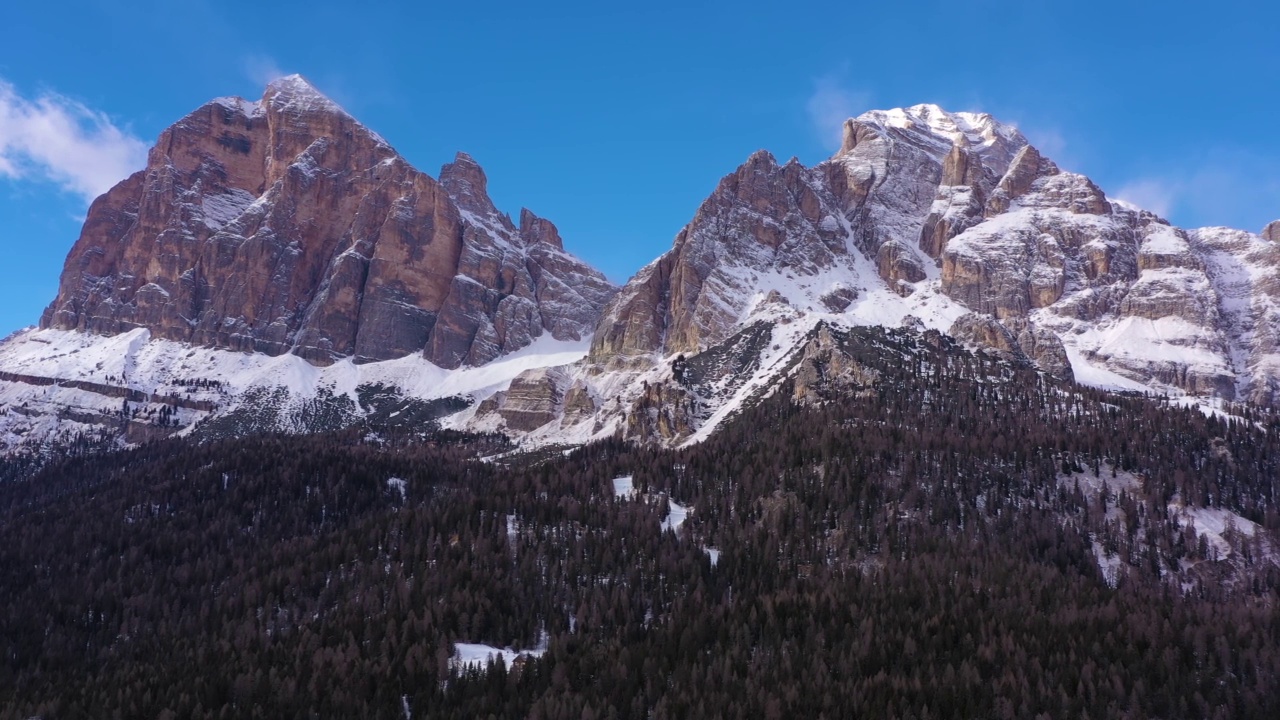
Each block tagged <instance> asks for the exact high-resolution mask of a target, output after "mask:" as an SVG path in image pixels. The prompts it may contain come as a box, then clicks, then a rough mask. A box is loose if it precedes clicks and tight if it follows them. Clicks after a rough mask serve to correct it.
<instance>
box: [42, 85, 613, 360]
mask: <svg viewBox="0 0 1280 720" xmlns="http://www.w3.org/2000/svg"><path fill="white" fill-rule="evenodd" d="M612 292H613V288H612V287H611V286H610V284H609V283H608V282H607V281H606V280H605V278H604V277H603V276H602V275H600V274H599V273H598V272H596V271H594V270H592V269H590V268H589V267H588V266H586V265H585V264H583V263H581V262H580V261H578V260H576V259H575V258H573V257H572V256H570V255H568V254H566V253H565V252H564V249H563V246H562V244H561V242H560V238H559V236H558V233H557V232H556V231H555V228H554V226H552V225H551V224H550V223H549V222H547V221H545V220H542V219H540V218H537V217H536V216H534V215H532V213H528V212H527V211H526V212H525V213H524V214H523V215H522V218H521V225H520V227H516V226H515V225H513V224H512V222H511V220H510V219H509V218H507V217H506V216H505V215H502V214H500V213H499V212H498V211H497V210H496V209H495V208H494V207H493V204H492V202H491V201H490V200H489V198H488V195H487V193H486V180H485V177H484V172H483V171H482V170H481V169H480V166H479V165H477V164H476V163H475V162H474V161H473V160H472V159H471V158H469V157H467V156H466V155H462V154H460V155H459V156H458V159H457V160H456V161H455V162H453V163H451V164H449V165H446V166H445V168H444V169H443V170H442V172H441V179H440V181H436V180H435V179H433V178H431V177H430V176H428V175H425V174H423V173H421V172H419V171H417V170H416V169H414V168H413V167H411V166H410V165H409V164H408V163H407V162H406V161H405V160H404V159H403V158H401V157H400V156H399V155H398V154H397V153H396V152H395V150H393V149H392V148H391V146H389V145H388V144H387V143H386V142H385V141H384V140H382V138H380V137H378V136H377V135H376V134H375V133H373V132H372V131H370V130H368V129H367V128H365V127H364V126H362V125H361V124H360V123H358V122H357V121H356V120H355V119H354V118H352V117H351V116H350V115H348V114H347V113H346V112H344V111H343V110H342V109H341V108H339V107H338V106H337V105H335V104H334V103H333V102H332V101H330V100H328V99H327V98H325V97H324V96H323V95H321V94H320V93H319V92H317V91H316V90H315V88H313V87H312V86H311V85H310V84H308V83H307V82H306V81H305V80H303V79H302V78H300V77H298V76H292V77H289V78H284V79H282V80H278V81H275V82H273V83H272V84H271V85H270V86H269V87H268V88H267V90H266V92H265V93H264V95H263V97H262V99H261V100H260V101H256V102H250V101H246V100H242V99H239V98H230V99H227V98H224V99H219V100H215V101H213V102H210V103H208V104H206V105H205V106H203V107H201V108H200V109H198V110H196V111H195V112H193V113H192V114H190V115H188V116H187V117H186V118H183V119H182V120H181V121H179V122H178V123H176V124H175V125H174V126H172V127H170V128H169V129H167V130H166V131H165V132H164V133H162V134H161V136H160V139H159V140H158V141H157V143H156V145H155V147H154V148H152V150H151V152H150V155H149V157H148V163H147V167H146V169H145V170H143V171H141V172H139V173H137V174H135V175H133V176H132V177H130V178H129V179H127V180H125V181H124V182H122V183H120V184H119V185H117V186H116V187H115V188H113V189H111V190H110V191H109V192H108V193H107V194H106V195H104V196H103V197H101V198H99V199H98V200H97V201H96V202H95V203H94V204H93V206H92V207H91V208H90V211H89V214H88V217H87V219H86V222H85V225H84V229H83V231H82V233H81V236H80V239H79V240H78V241H77V242H76V244H75V246H74V247H73V249H72V251H71V253H70V255H69V256H68V258H67V262H66V265H65V269H64V271H63V275H62V279H61V282H60V285H59V292H58V297H57V298H56V299H55V300H54V301H53V303H52V304H51V305H50V306H49V308H48V309H47V310H46V311H45V314H44V316H43V318H42V320H41V325H42V326H43V327H51V328H58V329H71V330H80V331H85V332H92V333H100V334H109V335H110V334H117V333H121V332H125V331H128V330H131V329H134V328H138V327H145V328H148V329H149V330H151V332H152V334H153V336H155V337H158V338H163V339H167V340H176V341H181V342H187V343H191V344H194V345H200V346H206V347H216V348H225V349H230V350H238V351H253V352H262V353H267V354H270V355H279V354H283V353H294V354H297V355H299V356H302V357H304V358H306V359H308V360H310V361H312V362H314V363H320V364H326V363H329V362H332V361H333V360H335V359H338V358H343V357H353V358H354V359H355V360H356V361H357V362H369V361H377V360H387V359H391V358H397V357H403V356H405V355H409V354H412V353H417V352H422V353H424V354H425V356H426V357H427V358H428V359H429V360H431V361H432V362H434V363H436V364H438V365H441V366H443V367H457V366H459V365H463V364H470V365H478V364H483V363H485V362H487V361H489V360H492V359H494V358H496V357H498V356H500V355H502V354H505V353H507V352H511V351H513V350H516V349H519V348H521V347H523V346H525V345H528V344H529V343H530V342H532V340H533V339H535V338H537V337H539V336H540V335H542V334H544V333H549V334H551V335H552V336H554V337H556V338H557V339H562V340H571V339H581V338H583V337H585V336H586V335H589V334H590V333H591V331H592V329H593V328H594V325H595V322H596V319H597V318H598V316H599V313H600V310H601V309H602V308H603V306H604V303H605V302H606V301H607V300H608V298H609V297H610V295H611V294H612Z"/></svg>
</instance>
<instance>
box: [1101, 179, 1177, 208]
mask: <svg viewBox="0 0 1280 720" xmlns="http://www.w3.org/2000/svg"><path fill="white" fill-rule="evenodd" d="M1181 185H1182V183H1180V182H1178V181H1169V180H1163V179H1159V178H1143V179H1141V180H1134V181H1133V182H1130V183H1126V184H1125V185H1124V186H1122V187H1121V188H1120V189H1119V190H1117V191H1116V193H1115V196H1116V198H1117V199H1120V200H1123V201H1125V202H1127V203H1129V204H1131V205H1137V206H1138V207H1140V208H1142V209H1143V210H1149V211H1151V212H1153V213H1155V214H1156V215H1159V216H1160V217H1162V218H1167V217H1169V213H1170V212H1172V211H1173V209H1174V207H1175V206H1176V204H1177V202H1178V196H1179V195H1181V194H1182V189H1181Z"/></svg>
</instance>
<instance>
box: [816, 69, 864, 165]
mask: <svg viewBox="0 0 1280 720" xmlns="http://www.w3.org/2000/svg"><path fill="white" fill-rule="evenodd" d="M870 107H871V94H870V93H866V92H862V91H859V90H853V89H850V88H849V87H848V86H846V85H845V84H844V83H843V82H842V81H841V78H840V76H839V75H837V74H832V75H825V76H823V77H820V78H818V79H817V80H816V81H815V82H814V84H813V92H812V93H811V94H810V95H809V99H808V101H807V102H806V103H805V112H806V113H808V115H809V123H810V124H811V126H812V127H813V131H814V133H816V135H817V138H818V140H820V141H821V142H822V145H823V147H825V148H827V149H828V150H838V149H840V143H841V141H842V140H843V138H844V121H845V120H848V119H849V118H851V117H855V116H857V115H860V114H862V113H863V112H865V111H866V110H868V109H870Z"/></svg>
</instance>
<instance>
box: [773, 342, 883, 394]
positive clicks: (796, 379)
mask: <svg viewBox="0 0 1280 720" xmlns="http://www.w3.org/2000/svg"><path fill="white" fill-rule="evenodd" d="M879 380H880V373H879V372H878V371H877V370H875V369H874V368H869V367H866V366H864V365H862V364H861V363H859V362H858V361H856V360H854V359H853V358H852V357H850V356H849V354H848V353H846V352H845V351H844V350H843V349H841V347H840V343H838V342H837V341H836V340H835V338H833V337H832V335H831V329H830V328H829V327H827V326H825V325H823V326H822V327H819V328H818V329H817V331H816V332H815V333H813V337H812V338H811V339H810V340H809V342H808V343H806V344H805V346H804V349H803V350H802V351H801V353H800V360H799V363H798V365H797V367H796V371H795V375H794V376H793V382H792V386H791V388H792V389H791V399H792V400H793V401H794V402H797V403H801V404H805V405H814V404H818V403H821V402H823V401H824V400H829V399H831V398H832V397H836V396H849V395H851V396H853V397H862V396H865V395H867V394H869V393H871V392H873V388H874V386H875V384H876V383H877V382H879Z"/></svg>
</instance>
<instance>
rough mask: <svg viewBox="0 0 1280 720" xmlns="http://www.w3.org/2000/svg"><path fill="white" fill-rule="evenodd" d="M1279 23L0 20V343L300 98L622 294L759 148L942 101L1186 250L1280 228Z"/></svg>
mask: <svg viewBox="0 0 1280 720" xmlns="http://www.w3.org/2000/svg"><path fill="white" fill-rule="evenodd" d="M1277 27H1280V10H1277V9H1273V8H1272V7H1270V5H1269V4H1267V3H1262V2H1257V1H1254V2H1236V1H1234V0H1219V1H1218V2H1214V3H1184V2H1177V1H1172V2H1165V3H1159V4H1157V3H1149V2H1125V1H1124V0H1120V1H1119V2H1073V3H1063V2H1046V1H1040V0H1024V1H1022V2H994V1H989V0H971V1H970V2H967V3H953V2H952V3H942V2H929V1H922V2H915V3H887V2H878V3H868V4H863V3H858V2H851V1H850V0H842V1H840V2H805V1H803V0H793V1H792V2H787V3H751V2H743V1H742V0H738V1H737V2H707V3H699V4H698V6H697V7H696V8H690V7H687V3H668V2H644V3H600V2H574V3H556V2H546V3H527V2H519V3H517V2H479V1H477V2H470V3H458V2H450V3H440V2H435V1H434V0H430V1H425V2H412V3H410V2H406V3H376V2H365V3H351V2H306V3H290V2H271V3H258V2H240V1H239V0H221V1H219V2H201V1H196V2H182V1H181V0H165V1H163V2H161V1H156V0H130V1H128V2H125V1H122V0H97V1H88V2H65V3H51V2H45V3H14V4H10V5H9V6H7V7H6V8H5V11H4V23H3V28H0V247H3V252H4V255H3V257H4V260H3V262H0V335H3V334H5V333H7V332H8V331H9V330H12V329H16V328H19V327H22V326H24V325H27V324H31V323H34V322H35V321H36V320H37V319H38V318H39V314H40V311H41V309H42V308H43V307H44V305H45V304H47V303H48V302H49V301H50V300H51V299H52V298H53V296H54V294H55V293H56V291H57V278H58V274H59V272H60V270H61V266H62V261H63V258H64V257H65V254H66V251H67V250H68V249H69V248H70V247H71V244H72V243H73V242H74V241H75V239H76V237H77V235H78V233H79V225H80V221H81V220H82V219H83V216H84V212H85V209H86V208H87V206H88V202H89V198H90V197H91V196H92V195H93V194H94V193H95V192H97V191H99V190H101V189H102V188H104V187H107V186H109V185H110V184H111V183H112V181H114V180H115V179H119V178H123V177H124V175H125V174H127V173H128V172H129V171H130V170H132V169H136V168H135V167H134V166H137V167H140V166H141V158H142V153H144V152H145V148H146V147H147V146H149V145H150V143H151V142H152V141H153V140H154V139H155V137H156V136H157V135H158V134H159V132H160V131H161V130H163V129H164V128H165V127H166V126H167V125H169V124H170V123H172V122H173V121H175V120H176V119H178V118H179V117H181V116H182V115H184V114H186V113H187V112H189V111H190V110H192V109H194V108H196V107H198V106H199V105H201V104H202V103H203V102H205V101H207V100H208V99H210V98H213V97H217V96H221V95H243V96H247V97H255V98H256V97H258V96H259V95H260V94H261V92H262V87H263V85H265V83H266V82H267V81H268V80H269V79H270V78H271V76H273V75H275V74H281V73H293V72H299V73H302V74H304V75H306V76H307V77H308V78H309V79H310V80H312V82H314V83H315V84H316V85H317V86H318V87H319V88H320V89H321V90H323V91H325V92H326V93H328V94H329V95H330V96H331V97H333V98H334V99H335V100H337V101H338V102H340V103H341V104H342V105H343V106H344V107H346V108H347V110H348V111H350V112H351V113H352V114H353V115H355V116H356V117H357V118H359V119H360V120H362V121H363V122H364V123H365V124H367V125H369V126H370V127H371V128H373V129H374V130H376V131H377V132H379V133H380V134H381V135H383V136H384V137H386V138H387V139H388V141H390V142H391V144H392V145H394V146H395V147H396V148H397V149H398V150H399V151H400V152H401V153H402V154H404V155H405V156H406V157H407V158H408V159H409V160H410V161H411V162H413V163H414V164H415V165H417V166H418V167H419V168H421V169H423V170H425V171H427V172H429V173H431V174H433V175H434V174H435V173H436V172H437V171H438V169H439V167H440V165H441V164H442V163H444V162H447V161H448V160H450V159H451V158H452V157H453V154H454V152H455V151H457V150H465V151H467V152H469V153H470V154H471V155H473V156H474V157H475V158H476V159H477V160H478V161H479V162H480V163H481V164H482V165H483V166H484V167H485V169H486V171H487V173H488V175H489V180H490V190H491V194H492V195H493V196H494V199H495V201H496V202H497V204H498V205H499V207H501V208H502V209H505V210H507V211H509V212H511V213H513V214H514V213H515V212H517V211H518V210H519V209H520V207H522V206H527V207H529V208H530V209H532V210H534V211H535V212H537V213H538V214H540V215H543V216H545V217H547V218H549V219H551V220H552V221H554V222H555V223H556V224H557V225H558V226H559V227H560V229H561V234H562V235H563V236H564V238H565V242H566V245H567V246H568V248H569V249H570V250H572V251H574V252H576V253H577V254H579V255H581V256H582V257H584V258H585V259H587V260H588V261H590V262H591V263H593V264H594V265H596V266H597V267H600V268H601V269H602V270H604V271H605V272H606V273H607V274H608V275H609V276H610V277H611V278H613V279H614V280H616V281H619V282H621V281H624V280H625V279H626V278H627V277H629V276H630V274H631V273H632V272H634V271H635V270H636V269H638V268H639V267H640V266H642V265H643V264H645V263H646V262H648V261H649V260H651V259H653V258H654V257H656V256H657V255H658V254H660V253H661V252H663V251H664V250H666V249H667V248H668V247H669V246H670V243H671V240H672V238H673V237H674V236H675V234H676V232H678V231H679V229H680V227H681V226H682V225H684V223H686V222H687V221H688V220H689V219H690V218H691V217H692V215H693V213H694V211H695V210H696V208H697V206H698V204H699V203H700V202H701V201H702V200H703V198H705V197H706V195H707V194H709V193H710V191H711V190H712V189H713V188H714V187H715V184H716V182H717V181H718V179H719V178H720V177H721V176H723V175H725V174H727V173H729V172H731V171H732V170H733V169H734V168H735V167H737V165H739V164H740V163H741V162H742V161H744V160H745V159H746V158H747V156H748V155H750V154H751V152H753V151H754V150H756V149H759V148H766V149H768V150H770V151H771V152H773V153H774V154H775V155H777V156H778V157H779V158H780V159H784V160H785V159H786V158H788V157H790V156H792V155H794V156H797V157H799V158H800V159H801V160H802V161H805V162H806V163H814V162H817V161H820V160H822V159H824V158H825V157H827V156H828V155H829V154H830V152H831V150H832V149H833V145H834V143H835V142H836V139H837V136H838V128H839V122H840V120H841V119H843V118H844V117H846V116H849V115H856V114H858V113H860V112H862V111H864V110H868V109H871V108H887V107H898V106H904V105H913V104H916V103H920V102H933V103H938V104H940V105H942V106H943V107H945V108H947V109H951V110H980V111H986V112H990V113H992V114H994V115H995V116H996V117H998V118H1000V119H1001V120H1004V121H1007V122H1013V123H1016V124H1018V125H1019V127H1021V128H1022V129H1023V131H1024V132H1025V133H1026V134H1027V135H1028V136H1029V137H1030V138H1031V139H1032V141H1033V142H1034V143H1035V144H1036V145H1037V146H1039V147H1040V148H1041V149H1042V150H1043V151H1045V152H1046V154H1048V155H1049V156H1050V157H1053V158H1054V159H1055V160H1057V161H1058V162H1059V164H1060V165H1063V166H1064V167H1066V168H1068V169H1071V170H1075V171H1078V172H1083V173H1085V174H1087V175H1089V176H1090V177H1092V178H1094V180H1096V181H1097V182H1098V183H1099V184H1100V185H1102V187H1103V188H1104V189H1105V190H1106V191H1107V192H1108V193H1109V194H1112V195H1118V196H1121V197H1125V198H1126V199H1130V200H1133V201H1136V202H1139V203H1140V204H1143V205H1144V206H1146V207H1149V208H1151V209H1153V210H1157V211H1160V212H1162V213H1164V214H1166V215H1167V216H1168V217H1170V219H1172V220H1173V221H1174V222H1175V223H1177V224H1180V225H1185V226H1201V225H1210V224H1215V225H1218V224H1220V225H1232V226H1236V227H1243V228H1246V229H1250V230H1254V231H1257V230H1258V229H1260V228H1261V227H1262V225H1264V224H1265V223H1266V222H1268V221H1270V220H1273V219H1277V218H1280V122H1277V118H1278V117H1280V92H1277V90H1278V89H1280V40H1277V38H1276V36H1275V29H1276V28H1277Z"/></svg>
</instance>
